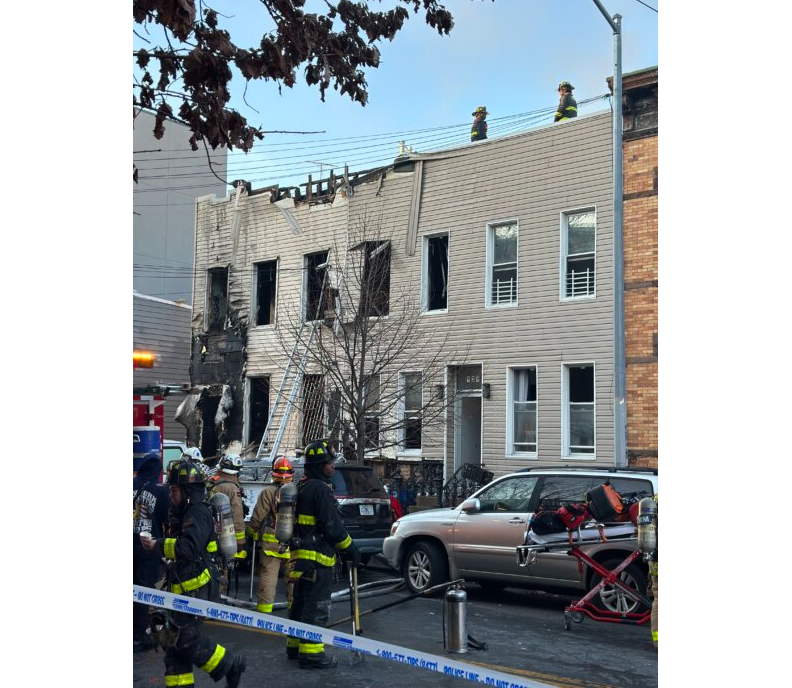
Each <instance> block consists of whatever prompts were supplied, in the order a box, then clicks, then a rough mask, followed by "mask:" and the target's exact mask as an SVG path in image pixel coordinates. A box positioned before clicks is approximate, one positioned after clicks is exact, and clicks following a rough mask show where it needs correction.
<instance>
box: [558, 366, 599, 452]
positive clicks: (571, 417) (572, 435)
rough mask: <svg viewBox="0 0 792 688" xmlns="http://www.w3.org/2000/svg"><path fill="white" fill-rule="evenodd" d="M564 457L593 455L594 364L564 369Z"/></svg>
mask: <svg viewBox="0 0 792 688" xmlns="http://www.w3.org/2000/svg"><path fill="white" fill-rule="evenodd" d="M564 385H565V389H564V392H565V397H566V401H567V408H566V421H567V422H566V433H565V438H564V439H565V440H566V442H565V443H564V444H565V445H566V448H567V452H566V455H567V456H571V455H575V454H584V455H588V456H590V455H592V454H594V427H595V425H594V364H593V363H589V364H584V365H579V364H576V365H568V366H564Z"/></svg>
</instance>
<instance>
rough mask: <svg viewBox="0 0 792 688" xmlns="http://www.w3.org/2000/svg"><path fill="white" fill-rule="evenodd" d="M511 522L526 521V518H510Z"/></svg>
mask: <svg viewBox="0 0 792 688" xmlns="http://www.w3.org/2000/svg"><path fill="white" fill-rule="evenodd" d="M509 523H525V520H524V519H522V518H512V519H510V520H509Z"/></svg>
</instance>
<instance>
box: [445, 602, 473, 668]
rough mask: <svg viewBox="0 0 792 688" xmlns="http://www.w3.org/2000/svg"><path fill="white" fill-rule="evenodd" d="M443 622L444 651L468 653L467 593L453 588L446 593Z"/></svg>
mask: <svg viewBox="0 0 792 688" xmlns="http://www.w3.org/2000/svg"><path fill="white" fill-rule="evenodd" d="M443 620H444V622H445V623H444V624H443V628H444V629H445V632H444V634H443V636H444V637H443V641H444V644H445V651H446V652H452V653H454V654H465V653H466V652H467V651H468V632H467V593H466V592H465V591H464V590H463V589H462V588H457V587H454V588H449V589H448V590H447V591H446V594H445V599H444V600H443ZM446 620H447V622H446Z"/></svg>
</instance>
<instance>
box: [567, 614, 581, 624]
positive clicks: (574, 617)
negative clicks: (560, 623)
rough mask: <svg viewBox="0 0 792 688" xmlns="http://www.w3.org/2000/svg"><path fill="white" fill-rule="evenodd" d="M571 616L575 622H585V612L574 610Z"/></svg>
mask: <svg viewBox="0 0 792 688" xmlns="http://www.w3.org/2000/svg"><path fill="white" fill-rule="evenodd" d="M570 616H571V617H572V621H574V622H575V623H583V612H572V613H571V614H570Z"/></svg>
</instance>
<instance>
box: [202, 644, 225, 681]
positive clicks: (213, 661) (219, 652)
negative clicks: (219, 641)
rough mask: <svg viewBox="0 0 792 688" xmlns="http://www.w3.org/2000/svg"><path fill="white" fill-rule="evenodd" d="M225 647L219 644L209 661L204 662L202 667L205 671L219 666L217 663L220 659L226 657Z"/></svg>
mask: <svg viewBox="0 0 792 688" xmlns="http://www.w3.org/2000/svg"><path fill="white" fill-rule="evenodd" d="M225 653H226V651H225V648H224V647H223V646H222V645H218V646H217V647H216V648H215V651H214V653H213V654H212V656H211V657H210V658H209V661H207V662H206V664H204V665H203V666H202V667H201V669H202V670H203V671H205V672H206V673H207V674H208V673H210V672H212V671H214V670H215V669H216V668H217V665H218V664H220V661H221V660H222V659H223V657H225Z"/></svg>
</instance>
